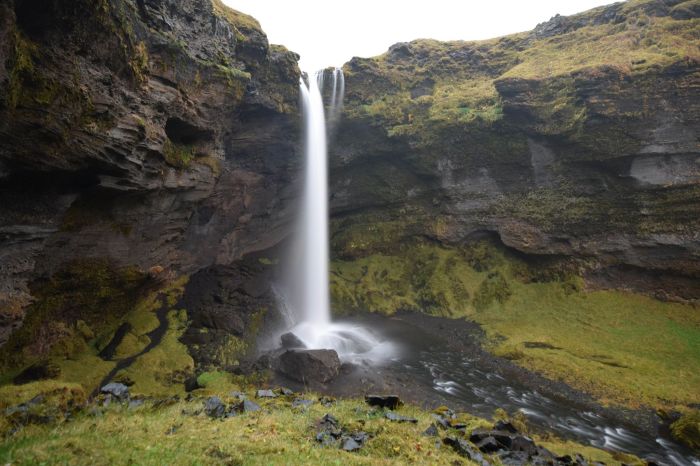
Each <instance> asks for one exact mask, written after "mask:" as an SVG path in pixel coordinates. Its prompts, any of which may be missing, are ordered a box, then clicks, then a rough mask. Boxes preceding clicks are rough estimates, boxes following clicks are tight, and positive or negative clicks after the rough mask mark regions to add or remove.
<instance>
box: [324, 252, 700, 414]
mask: <svg viewBox="0 0 700 466" xmlns="http://www.w3.org/2000/svg"><path fill="white" fill-rule="evenodd" d="M533 270H534V271H533ZM544 270H545V272H546V269H544ZM332 272H333V274H332V292H333V299H334V302H335V303H336V305H337V308H339V309H345V310H362V311H365V310H370V311H374V312H383V313H393V312H395V311H397V310H399V309H413V310H416V311H420V312H428V313H431V314H435V315H442V316H446V317H454V318H463V317H466V318H468V319H472V320H474V321H476V322H478V323H479V324H481V325H482V327H483V328H484V330H485V331H486V334H487V345H488V346H489V348H490V349H491V350H492V351H493V352H494V353H495V354H497V355H499V356H503V357H506V358H509V359H512V360H514V361H515V362H517V363H518V364H520V365H522V366H524V367H527V368H529V369H532V370H535V371H537V372H540V373H542V374H544V375H546V376H547V377H549V378H553V379H559V380H563V381H565V382H567V383H568V384H570V385H571V386H573V387H576V388H579V389H581V390H584V391H586V392H589V393H592V394H594V395H595V396H597V397H598V398H599V399H600V400H601V401H603V402H608V403H616V404H622V405H625V406H629V407H635V408H637V407H639V406H640V405H648V406H653V407H657V408H676V409H685V407H687V406H688V405H692V404H694V403H698V402H699V401H700V390H699V389H698V387H700V313H698V312H697V309H696V308H695V307H693V306H691V305H682V304H678V303H668V302H661V301H658V300H655V299H652V298H649V297H646V296H642V295H637V294H633V293H628V292H624V291H587V290H585V289H584V287H583V283H582V280H581V279H580V278H577V277H576V276H566V275H565V274H562V273H560V271H556V270H554V271H552V272H551V276H542V271H541V270H540V271H539V272H538V271H537V270H536V269H529V268H528V266H527V264H525V263H524V262H522V261H521V260H520V259H519V258H517V257H514V256H512V255H510V254H508V253H507V252H506V251H504V250H502V249H499V248H497V247H495V246H493V245H490V244H487V243H480V244H478V245H476V246H473V247H470V248H466V249H464V248H463V249H461V250H460V249H454V248H453V249H450V248H445V247H441V246H438V245H435V244H427V243H416V244H414V245H412V246H411V247H410V248H407V249H404V250H402V251H401V252H400V253H396V254H394V255H382V254H373V255H369V256H366V257H362V258H359V259H355V260H352V261H335V262H334V263H333V266H332ZM535 274H539V276H537V275H535ZM545 275H546V274H545Z"/></svg>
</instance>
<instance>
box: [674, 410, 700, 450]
mask: <svg viewBox="0 0 700 466" xmlns="http://www.w3.org/2000/svg"><path fill="white" fill-rule="evenodd" d="M671 433H672V434H673V437H674V438H675V439H676V440H678V441H679V442H680V443H682V444H683V445H686V446H688V447H689V448H692V449H694V450H696V451H700V411H690V412H687V413H685V414H683V415H682V416H681V417H680V419H678V420H677V421H675V422H674V423H673V424H671Z"/></svg>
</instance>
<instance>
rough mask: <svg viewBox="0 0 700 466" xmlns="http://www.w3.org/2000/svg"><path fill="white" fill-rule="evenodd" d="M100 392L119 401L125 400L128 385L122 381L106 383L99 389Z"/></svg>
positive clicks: (127, 395)
mask: <svg viewBox="0 0 700 466" xmlns="http://www.w3.org/2000/svg"><path fill="white" fill-rule="evenodd" d="M100 392H101V393H104V394H106V395H112V396H113V397H114V398H116V399H118V400H119V401H126V400H128V399H129V387H127V386H126V385H124V384H123V383H116V382H111V383H108V384H107V385H105V386H104V387H102V388H101V389H100Z"/></svg>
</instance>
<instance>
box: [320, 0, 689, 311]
mask: <svg viewBox="0 0 700 466" xmlns="http://www.w3.org/2000/svg"><path fill="white" fill-rule="evenodd" d="M699 15H700V11H699V10H698V5H697V2H694V1H671V0H665V1H661V0H658V1H650V2H649V1H644V2H642V1H630V2H627V3H618V4H614V5H610V6H607V7H601V8H598V9H595V10H591V11H589V12H586V13H582V14H579V15H575V16H572V17H560V16H557V17H555V18H553V19H552V20H550V21H549V22H547V23H543V24H540V25H539V26H538V27H537V28H536V29H535V30H533V31H531V32H527V33H521V34H516V35H512V36H507V37H503V38H499V39H494V40H489V41H482V42H447V43H445V42H437V41H430V40H419V41H414V42H410V43H401V44H396V45H394V46H392V47H391V48H390V49H389V51H388V52H387V53H386V54H384V55H382V56H379V57H375V58H369V59H360V58H354V59H353V60H352V61H350V62H349V63H348V64H346V65H345V68H344V70H345V74H346V82H347V92H348V93H347V100H346V107H345V109H346V111H345V116H344V121H343V123H342V124H341V127H340V128H339V130H338V134H337V138H336V144H335V146H334V148H333V149H332V151H331V152H332V153H331V164H332V167H331V177H332V187H331V192H332V201H331V202H332V216H333V232H334V233H333V239H332V243H333V248H332V249H333V251H334V253H335V255H336V257H337V258H338V259H340V260H350V259H356V258H359V257H364V256H367V255H369V254H372V253H376V252H381V251H383V252H387V251H389V252H391V251H397V250H398V249H399V246H400V245H401V244H402V243H408V242H410V241H411V239H414V238H421V237H422V238H425V237H427V238H430V239H431V240H436V241H438V242H439V243H441V244H444V245H459V244H464V243H465V242H469V240H470V239H472V238H474V237H483V236H495V237H497V238H498V240H499V241H500V242H502V244H504V245H505V246H507V247H509V248H512V249H514V250H516V251H517V252H520V253H524V254H526V255H530V256H531V257H534V258H536V257H543V256H544V257H550V258H552V257H556V258H564V259H566V258H573V259H575V260H576V262H577V264H579V266H580V267H581V268H580V270H581V272H582V273H584V275H585V276H586V278H587V279H588V284H589V285H590V286H594V287H600V286H602V287H628V288H632V289H637V290H642V291H645V292H652V293H656V294H657V295H658V296H661V297H674V298H681V299H697V298H698V297H700V288H698V286H697V283H698V281H697V277H698V274H700V260H698V259H700V236H698V231H700V229H699V227H700V223H699V220H698V219H699V218H700V216H699V215H698V214H700V210H699V209H700V162H699V160H700V158H699V157H700V144H699V140H698V130H699V129H700V98H699V96H700V94H699V93H698V90H699V88H700V55H699V54H698V45H699V41H698V35H697V31H698V28H700V23H699V21H700V19H698V17H699ZM671 277H672V278H671ZM336 298H338V293H336Z"/></svg>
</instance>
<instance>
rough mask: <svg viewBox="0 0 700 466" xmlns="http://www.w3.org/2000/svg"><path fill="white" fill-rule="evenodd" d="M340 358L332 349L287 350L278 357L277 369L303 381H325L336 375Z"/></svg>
mask: <svg viewBox="0 0 700 466" xmlns="http://www.w3.org/2000/svg"><path fill="white" fill-rule="evenodd" d="M339 370H340V359H338V353H336V352H335V351H334V350H329V349H320V350H298V349H297V350H288V351H285V352H284V353H282V354H281V355H280V357H279V371H280V372H282V373H283V374H284V375H286V376H287V377H290V378H291V379H293V380H296V381H298V382H303V383H310V382H316V383H326V382H328V381H330V380H332V379H333V378H334V377H335V376H337V375H338V371H339Z"/></svg>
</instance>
